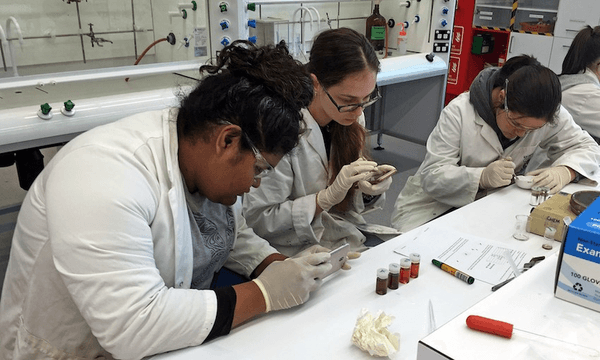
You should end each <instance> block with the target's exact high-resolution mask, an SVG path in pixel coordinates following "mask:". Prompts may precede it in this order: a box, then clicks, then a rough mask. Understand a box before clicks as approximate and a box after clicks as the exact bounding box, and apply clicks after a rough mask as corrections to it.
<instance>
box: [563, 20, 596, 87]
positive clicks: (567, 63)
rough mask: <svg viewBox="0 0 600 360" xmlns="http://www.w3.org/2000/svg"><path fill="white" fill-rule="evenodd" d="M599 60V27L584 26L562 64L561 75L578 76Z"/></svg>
mask: <svg viewBox="0 0 600 360" xmlns="http://www.w3.org/2000/svg"><path fill="white" fill-rule="evenodd" d="M598 59H600V26H596V27H594V28H592V27H591V26H589V25H586V26H585V27H584V28H583V29H582V30H580V31H579V32H578V33H577V35H576V36H575V38H574V39H573V42H572V43H571V46H570V47H569V51H567V55H566V56H565V59H564V60H563V63H562V73H561V75H568V74H579V73H580V72H582V71H585V70H586V69H587V68H592V66H593V65H595V63H596V62H598Z"/></svg>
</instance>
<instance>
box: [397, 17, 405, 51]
mask: <svg viewBox="0 0 600 360" xmlns="http://www.w3.org/2000/svg"><path fill="white" fill-rule="evenodd" d="M399 25H400V31H399V32H398V55H406V30H405V29H404V24H399Z"/></svg>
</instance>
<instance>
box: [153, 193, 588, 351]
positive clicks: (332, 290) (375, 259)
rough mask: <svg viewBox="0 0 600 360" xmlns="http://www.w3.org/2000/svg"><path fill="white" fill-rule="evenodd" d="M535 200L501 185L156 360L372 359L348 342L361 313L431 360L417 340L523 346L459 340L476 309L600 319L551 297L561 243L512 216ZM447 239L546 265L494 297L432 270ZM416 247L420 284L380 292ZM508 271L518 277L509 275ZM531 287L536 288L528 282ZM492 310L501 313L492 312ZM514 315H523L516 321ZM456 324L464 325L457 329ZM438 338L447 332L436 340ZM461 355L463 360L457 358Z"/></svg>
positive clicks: (484, 286)
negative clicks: (384, 275)
mask: <svg viewBox="0 0 600 360" xmlns="http://www.w3.org/2000/svg"><path fill="white" fill-rule="evenodd" d="M590 189H593V188H592V187H589V186H584V185H581V184H569V185H567V186H566V187H565V188H564V189H563V191H565V192H567V193H573V192H575V191H579V190H590ZM529 200H530V191H529V190H523V189H520V188H518V187H516V185H511V186H508V187H506V188H503V189H500V190H498V191H496V192H494V193H492V194H490V195H488V196H486V197H484V198H482V199H480V200H477V201H475V202H473V203H471V204H469V205H466V206H464V207H462V208H460V209H457V210H455V211H453V212H450V213H448V214H446V215H444V216H442V217H440V218H437V219H435V220H433V221H431V222H429V223H427V224H425V225H422V226H421V227H418V228H416V229H414V230H411V231H409V232H406V233H404V234H402V235H400V236H398V237H396V238H393V239H391V240H389V241H387V242H385V243H383V244H381V245H378V246H376V247H374V248H371V249H369V250H368V251H366V252H364V253H363V254H362V256H361V257H360V258H359V259H356V260H351V261H350V263H351V265H352V269H351V270H348V271H339V272H337V273H335V274H333V275H332V276H330V277H329V278H327V279H325V280H324V283H323V285H322V287H321V288H320V289H319V290H318V291H316V292H313V293H312V294H311V297H310V299H309V300H308V301H307V302H306V303H305V304H303V305H300V306H297V307H294V308H292V309H288V310H282V311H277V312H273V313H270V314H266V315H263V316H261V317H259V318H257V319H254V320H252V321H250V322H248V323H246V324H244V325H242V326H240V327H237V328H235V329H233V330H232V331H231V333H230V334H229V335H227V336H223V337H220V338H217V339H214V340H212V341H210V342H208V343H206V344H202V345H200V346H196V347H190V348H186V349H181V350H177V351H173V352H170V353H164V354H159V355H156V356H153V357H152V359H153V360H184V359H198V358H219V359H261V360H262V359H280V358H286V359H371V358H372V356H371V355H369V353H367V352H364V351H362V350H360V349H359V348H358V347H356V346H354V345H353V344H352V342H351V337H352V333H353V330H354V327H355V324H356V320H357V318H358V317H359V315H360V314H361V311H362V310H363V309H366V310H367V311H369V312H370V313H371V314H373V315H377V313H378V312H379V311H383V312H385V314H387V315H391V316H393V317H394V321H393V322H392V323H391V325H389V326H388V330H389V331H390V332H392V333H399V334H400V349H399V351H398V352H397V353H395V354H393V355H392V356H391V358H392V359H395V360H405V359H406V360H414V359H417V358H418V360H422V359H434V358H433V357H432V358H422V357H421V354H419V357H418V354H417V349H418V344H419V341H422V342H423V343H426V344H429V346H430V347H431V348H435V347H436V346H439V347H442V345H444V344H445V345H446V346H447V347H448V348H452V349H453V350H455V349H456V351H460V350H461V349H463V350H464V349H465V348H467V347H476V346H478V345H477V344H475V342H476V341H478V339H480V338H484V339H486V341H487V342H490V343H491V342H494V343H498V344H496V345H495V346H496V350H498V351H500V350H502V351H504V350H506V349H504V347H507V346H509V344H512V345H511V346H522V343H519V341H518V340H517V341H512V342H506V341H504V340H506V339H503V338H497V339H495V338H496V336H493V335H488V334H484V333H477V332H475V331H472V332H473V333H474V334H470V335H469V339H472V341H471V340H469V341H467V340H465V341H459V337H460V336H463V335H464V334H465V333H468V332H469V331H470V330H469V329H467V328H466V325H464V319H462V318H461V317H464V316H465V314H469V313H470V312H471V308H473V309H474V310H473V311H475V309H477V315H484V316H485V315H486V314H487V315H489V316H490V317H498V319H499V320H504V321H513V322H514V323H515V327H518V328H519V327H520V328H525V329H526V328H528V325H530V324H528V322H529V321H530V320H531V319H532V318H533V317H536V319H535V324H536V328H538V329H540V330H542V329H543V328H544V327H543V326H542V324H544V322H545V321H547V320H548V319H550V317H547V316H546V314H545V313H544V309H546V307H545V306H546V305H545V304H547V303H549V302H552V303H553V304H554V303H556V304H559V305H557V306H558V307H559V308H561V309H562V308H564V309H567V308H568V310H569V311H570V314H574V315H573V316H572V317H574V316H575V315H576V316H579V317H581V318H600V314H599V313H596V312H593V311H591V310H589V309H586V308H584V307H580V306H576V305H573V304H568V303H566V302H564V301H562V300H559V299H555V298H554V293H553V287H552V286H551V284H550V283H551V282H552V281H551V279H553V278H554V268H555V265H556V259H557V256H556V253H557V252H558V251H559V249H560V243H559V242H555V246H554V247H553V248H552V250H544V249H542V247H541V245H542V243H543V241H544V240H543V237H541V236H538V235H535V234H529V235H530V238H529V240H527V241H519V240H516V239H514V238H513V237H512V234H513V230H514V225H515V220H514V219H515V215H516V214H529V213H530V211H531V209H532V206H531V205H529ZM434 230H435V231H434ZM430 233H436V234H437V236H438V237H440V234H441V235H442V237H441V238H440V239H441V240H440V242H439V245H436V242H432V241H431V239H428V236H430V235H428V234H430ZM446 233H447V234H448V236H449V237H452V236H456V235H457V234H458V235H459V236H460V238H461V239H462V238H469V239H471V240H473V241H480V240H481V241H480V242H482V243H485V242H486V241H489V242H490V244H491V245H490V244H487V245H490V246H492V245H494V244H496V245H497V244H500V245H501V246H503V247H506V248H507V249H510V251H512V253H515V254H516V253H521V254H527V257H526V258H525V257H523V259H521V260H519V263H518V264H517V266H519V267H522V265H523V263H524V262H527V261H529V258H530V257H534V256H546V260H543V261H542V262H541V263H539V264H538V265H536V266H534V267H533V268H532V269H531V270H529V271H527V272H525V273H523V274H522V275H520V276H519V277H517V278H515V279H514V280H513V281H511V282H509V283H508V284H506V285H505V286H503V287H502V288H501V289H500V290H498V291H497V292H492V290H491V287H492V285H494V283H493V282H490V281H487V282H486V281H482V280H480V279H478V276H476V275H475V274H472V275H473V276H474V277H475V278H476V280H475V282H474V283H473V284H471V285H469V284H467V283H466V282H463V281H461V280H460V279H458V278H456V277H453V276H451V275H449V274H448V273H446V272H444V271H442V270H441V269H439V268H437V267H435V266H434V265H432V263H431V259H432V257H433V256H438V255H439V254H440V253H441V252H443V251H446V250H445V247H446V246H447V244H445V243H444V241H443V239H442V238H443V235H444V234H446ZM482 239H483V240H482ZM411 244H412V245H415V244H421V245H423V244H426V248H423V249H422V250H421V253H420V254H421V264H420V272H419V276H418V278H416V279H410V281H409V283H408V284H400V287H399V289H397V290H389V289H388V291H387V294H386V295H378V294H376V293H375V282H376V272H377V269H379V268H387V267H388V265H389V264H390V263H392V262H399V261H400V259H401V258H403V257H405V256H404V255H405V254H402V255H401V254H400V253H402V252H403V251H404V250H405V249H407V248H406V247H407V246H408V247H410V246H412V245H411ZM409 251H410V250H409ZM488 255H489V254H488ZM515 262H516V261H515ZM542 264H543V265H542ZM461 270H463V269H461ZM534 270H535V271H534ZM463 271H464V270H463ZM530 272H531V273H530ZM510 275H511V276H512V273H511V274H510ZM536 276H537V277H540V278H543V281H540V282H537V281H536V280H535V279H536V278H535V277H536ZM532 278H533V279H534V280H533V281H532ZM530 282H533V283H534V284H533V285H531V286H530V285H529V283H530ZM511 294H514V296H511ZM488 298H489V300H488ZM536 298H543V299H544V302H543V303H539V304H536V300H535V299H536ZM528 301H530V302H532V303H529V302H528ZM486 304H489V306H488V305H486ZM496 304H500V305H496ZM494 306H496V307H497V308H498V311H495V310H494ZM553 306H554V305H553ZM513 310H514V314H515V315H518V316H514V315H511V311H513ZM519 314H520V315H519ZM559 317H560V315H558V314H554V315H553V317H552V319H553V321H554V320H555V319H558V318H559ZM559 320H560V319H558V320H555V321H557V322H558V321H559ZM531 321H533V320H531ZM455 322H456V323H457V324H460V325H455V324H454V323H455ZM434 324H435V325H434ZM445 324H447V325H445ZM557 324H558V323H557ZM596 324H598V323H596ZM455 326H456V327H457V328H460V331H459V330H455V329H454V327H455ZM557 326H558V325H557ZM436 329H438V330H436ZM465 329H466V330H465ZM438 334H440V336H437V335H438ZM598 335H600V333H596V334H594V336H595V337H596V338H597V337H598ZM465 336H466V335H465ZM451 345H452V346H451ZM421 346H423V344H421ZM588 346H589V344H588ZM596 346H597V345H596ZM465 352H466V350H465ZM434 353H435V350H434ZM500 354H501V352H500ZM423 356H425V355H423ZM498 356H501V355H498ZM438 358H439V357H436V358H435V359H438ZM442 358H443V357H442ZM452 358H454V357H452ZM458 358H462V357H456V359H458ZM464 358H465V359H469V358H470V359H472V358H474V357H469V356H465V357H464ZM475 358H481V357H475ZM484 358H488V357H487V356H486V357H484Z"/></svg>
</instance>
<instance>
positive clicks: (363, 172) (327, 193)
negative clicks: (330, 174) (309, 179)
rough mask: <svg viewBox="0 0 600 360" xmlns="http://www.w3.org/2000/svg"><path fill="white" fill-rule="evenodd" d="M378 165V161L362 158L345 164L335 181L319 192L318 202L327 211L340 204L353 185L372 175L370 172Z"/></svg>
mask: <svg viewBox="0 0 600 360" xmlns="http://www.w3.org/2000/svg"><path fill="white" fill-rule="evenodd" d="M376 166H377V163H376V162H374V161H367V160H362V159H358V160H356V161H354V162H352V163H350V164H348V165H344V166H343V167H342V169H341V170H340V173H339V174H338V175H337V177H336V178H335V180H334V181H333V183H332V184H331V185H329V186H328V187H327V188H326V189H323V190H321V191H319V192H318V193H317V204H318V205H319V206H320V207H321V209H323V210H325V211H327V210H329V209H331V207H332V206H334V205H336V204H339V203H340V202H342V200H344V198H345V197H346V193H348V190H350V188H351V187H352V185H353V184H354V183H355V182H357V181H360V180H364V179H366V178H367V177H369V176H371V174H370V172H371V171H373V170H375V167H376Z"/></svg>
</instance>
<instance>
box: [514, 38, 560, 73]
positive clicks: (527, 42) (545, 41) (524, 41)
mask: <svg viewBox="0 0 600 360" xmlns="http://www.w3.org/2000/svg"><path fill="white" fill-rule="evenodd" d="M553 38H554V37H553V36H544V35H533V34H522V33H511V34H510V40H509V43H508V53H507V54H506V58H507V59H510V58H511V57H515V56H518V55H521V54H526V55H533V56H535V57H536V58H537V59H538V61H539V62H540V63H541V64H542V65H544V66H548V65H549V64H550V52H551V51H552V40H553Z"/></svg>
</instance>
